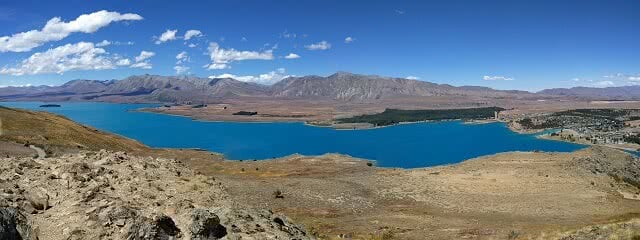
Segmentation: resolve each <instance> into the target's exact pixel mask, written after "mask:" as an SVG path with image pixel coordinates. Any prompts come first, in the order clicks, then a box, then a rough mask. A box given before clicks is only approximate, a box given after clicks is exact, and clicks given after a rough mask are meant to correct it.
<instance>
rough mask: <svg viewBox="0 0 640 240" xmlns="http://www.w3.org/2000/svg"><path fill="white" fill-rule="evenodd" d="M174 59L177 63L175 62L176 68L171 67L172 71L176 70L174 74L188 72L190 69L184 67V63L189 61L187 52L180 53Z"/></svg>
mask: <svg viewBox="0 0 640 240" xmlns="http://www.w3.org/2000/svg"><path fill="white" fill-rule="evenodd" d="M176 59H178V61H177V62H176V66H175V67H173V69H175V70H176V74H182V73H185V72H187V71H189V69H190V68H189V67H187V66H184V63H186V62H188V61H189V54H188V53H187V52H185V51H182V52H180V53H178V55H176Z"/></svg>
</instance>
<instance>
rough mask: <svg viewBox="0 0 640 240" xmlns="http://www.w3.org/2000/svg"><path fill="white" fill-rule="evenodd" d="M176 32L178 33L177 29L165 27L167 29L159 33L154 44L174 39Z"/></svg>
mask: <svg viewBox="0 0 640 240" xmlns="http://www.w3.org/2000/svg"><path fill="white" fill-rule="evenodd" d="M176 33H178V30H170V29H167V31H165V32H164V33H162V35H160V37H159V38H158V40H156V44H161V43H164V42H168V41H173V40H176Z"/></svg>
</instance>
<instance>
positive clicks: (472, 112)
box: [338, 107, 504, 126]
mask: <svg viewBox="0 0 640 240" xmlns="http://www.w3.org/2000/svg"><path fill="white" fill-rule="evenodd" d="M502 110H504V108H499V107H485V108H464V109H434V110H401V109H386V110H384V112H382V113H376V114H371V115H361V116H355V117H350V118H342V119H338V122H339V123H371V124H373V125H375V126H387V125H393V124H397V123H401V122H419V121H436V120H451V119H486V118H491V117H493V116H494V114H495V112H499V111H502Z"/></svg>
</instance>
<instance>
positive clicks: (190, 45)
mask: <svg viewBox="0 0 640 240" xmlns="http://www.w3.org/2000/svg"><path fill="white" fill-rule="evenodd" d="M196 46H198V45H195V44H193V43H190V44H189V47H190V48H194V47H196Z"/></svg>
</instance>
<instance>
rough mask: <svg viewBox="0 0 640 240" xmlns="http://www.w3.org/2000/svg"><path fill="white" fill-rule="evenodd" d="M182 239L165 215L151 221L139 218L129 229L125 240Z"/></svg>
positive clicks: (176, 228) (178, 231)
mask: <svg viewBox="0 0 640 240" xmlns="http://www.w3.org/2000/svg"><path fill="white" fill-rule="evenodd" d="M180 237H182V234H181V232H180V229H178V227H177V226H176V224H175V222H174V221H173V219H171V218H170V217H168V216H166V215H158V216H155V217H154V218H153V219H149V218H146V217H140V218H138V219H136V221H135V222H134V223H133V224H132V225H131V227H129V229H128V230H127V233H126V239H127V240H151V239H153V240H155V239H158V240H170V239H176V238H180Z"/></svg>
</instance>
